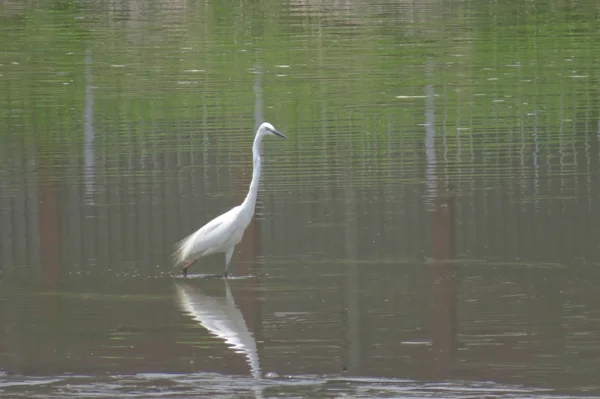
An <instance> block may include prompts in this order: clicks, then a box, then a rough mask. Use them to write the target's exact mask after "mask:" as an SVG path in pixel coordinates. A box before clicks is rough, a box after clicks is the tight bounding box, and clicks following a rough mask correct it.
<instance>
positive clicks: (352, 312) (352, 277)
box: [344, 177, 361, 375]
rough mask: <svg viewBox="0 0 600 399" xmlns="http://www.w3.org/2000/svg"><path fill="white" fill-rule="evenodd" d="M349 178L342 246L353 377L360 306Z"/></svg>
mask: <svg viewBox="0 0 600 399" xmlns="http://www.w3.org/2000/svg"><path fill="white" fill-rule="evenodd" d="M351 181H352V180H351V177H348V179H347V181H346V182H345V184H344V197H345V198H346V200H345V202H346V206H345V209H346V220H345V222H346V223H345V224H346V226H345V228H344V244H345V245H344V246H345V248H346V259H347V260H349V261H350V263H349V264H348V266H347V272H346V278H347V287H346V307H347V309H348V311H347V312H348V314H347V317H348V321H347V323H348V333H347V339H348V360H347V362H348V364H347V368H348V372H350V373H351V374H353V375H358V374H359V373H360V346H361V342H360V328H359V326H360V306H359V300H358V290H359V278H360V276H359V273H358V264H357V263H356V258H357V253H356V246H357V244H358V239H357V229H358V228H357V223H356V214H357V211H356V192H355V190H354V188H353V187H352V183H351Z"/></svg>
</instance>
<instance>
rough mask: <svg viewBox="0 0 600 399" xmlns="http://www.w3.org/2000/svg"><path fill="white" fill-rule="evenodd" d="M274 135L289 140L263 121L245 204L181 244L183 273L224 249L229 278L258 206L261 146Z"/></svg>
mask: <svg viewBox="0 0 600 399" xmlns="http://www.w3.org/2000/svg"><path fill="white" fill-rule="evenodd" d="M268 135H273V136H279V137H281V138H284V139H287V137H286V136H285V135H284V134H283V133H281V132H279V131H277V130H276V129H275V128H274V127H273V125H271V124H270V123H267V122H265V123H263V124H262V125H260V127H259V128H258V130H257V131H256V137H255V138H254V144H253V145H252V158H253V163H254V168H253V170H252V181H251V182H250V189H249V190H248V195H246V198H245V199H244V202H242V204H241V205H238V206H236V207H235V208H233V209H231V210H230V211H228V212H225V213H224V214H222V215H221V216H218V217H216V218H215V219H213V220H211V221H210V222H208V223H207V224H205V225H204V226H203V227H201V228H200V229H199V230H198V231H196V232H195V233H192V234H190V235H189V236H188V237H186V238H185V239H183V240H182V241H181V242H179V244H177V250H176V251H175V254H174V257H175V261H176V263H177V264H180V263H184V262H185V266H183V269H182V273H183V276H184V277H186V276H187V271H188V269H189V268H190V266H192V265H193V264H194V263H196V261H197V260H198V259H200V258H201V257H203V256H206V255H210V254H214V253H219V252H224V253H225V272H224V273H223V277H224V278H227V276H228V270H229V263H230V262H231V257H232V255H233V249H234V248H235V246H236V245H237V244H238V243H239V242H240V241H241V240H242V236H243V235H244V230H246V227H248V225H249V224H250V221H251V220H252V216H254V207H255V205H256V195H257V193H258V182H259V180H260V172H261V165H260V163H261V160H260V145H261V143H262V140H263V137H265V136H268Z"/></svg>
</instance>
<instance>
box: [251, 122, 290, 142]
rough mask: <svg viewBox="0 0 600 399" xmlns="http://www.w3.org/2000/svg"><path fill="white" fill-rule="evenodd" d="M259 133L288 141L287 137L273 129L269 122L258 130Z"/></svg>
mask: <svg viewBox="0 0 600 399" xmlns="http://www.w3.org/2000/svg"><path fill="white" fill-rule="evenodd" d="M258 133H259V134H262V135H264V136H268V135H272V136H278V137H281V138H283V139H287V136H286V135H285V134H283V133H281V132H280V131H278V130H277V129H275V128H274V127H273V125H271V124H270V123H269V122H265V123H263V124H262V125H260V127H259V128H258Z"/></svg>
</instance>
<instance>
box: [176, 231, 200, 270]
mask: <svg viewBox="0 0 600 399" xmlns="http://www.w3.org/2000/svg"><path fill="white" fill-rule="evenodd" d="M195 240H196V233H192V234H190V235H189V236H187V237H185V238H184V239H183V240H181V241H179V242H178V243H177V244H175V247H176V249H175V252H173V261H174V262H175V266H177V265H179V264H181V263H184V262H187V261H188V260H189V259H188V256H189V255H190V248H192V247H193V245H194V241H195Z"/></svg>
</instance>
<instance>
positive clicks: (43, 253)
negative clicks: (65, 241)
mask: <svg viewBox="0 0 600 399" xmlns="http://www.w3.org/2000/svg"><path fill="white" fill-rule="evenodd" d="M41 169H42V170H44V169H46V167H44V166H41ZM46 176H47V174H46V173H41V175H40V213H39V214H40V258H41V263H42V271H43V274H44V280H43V284H44V288H46V289H52V288H55V286H56V282H57V280H58V275H59V272H60V215H59V213H60V211H59V198H58V188H57V187H56V183H55V182H53V181H45V178H46Z"/></svg>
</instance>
